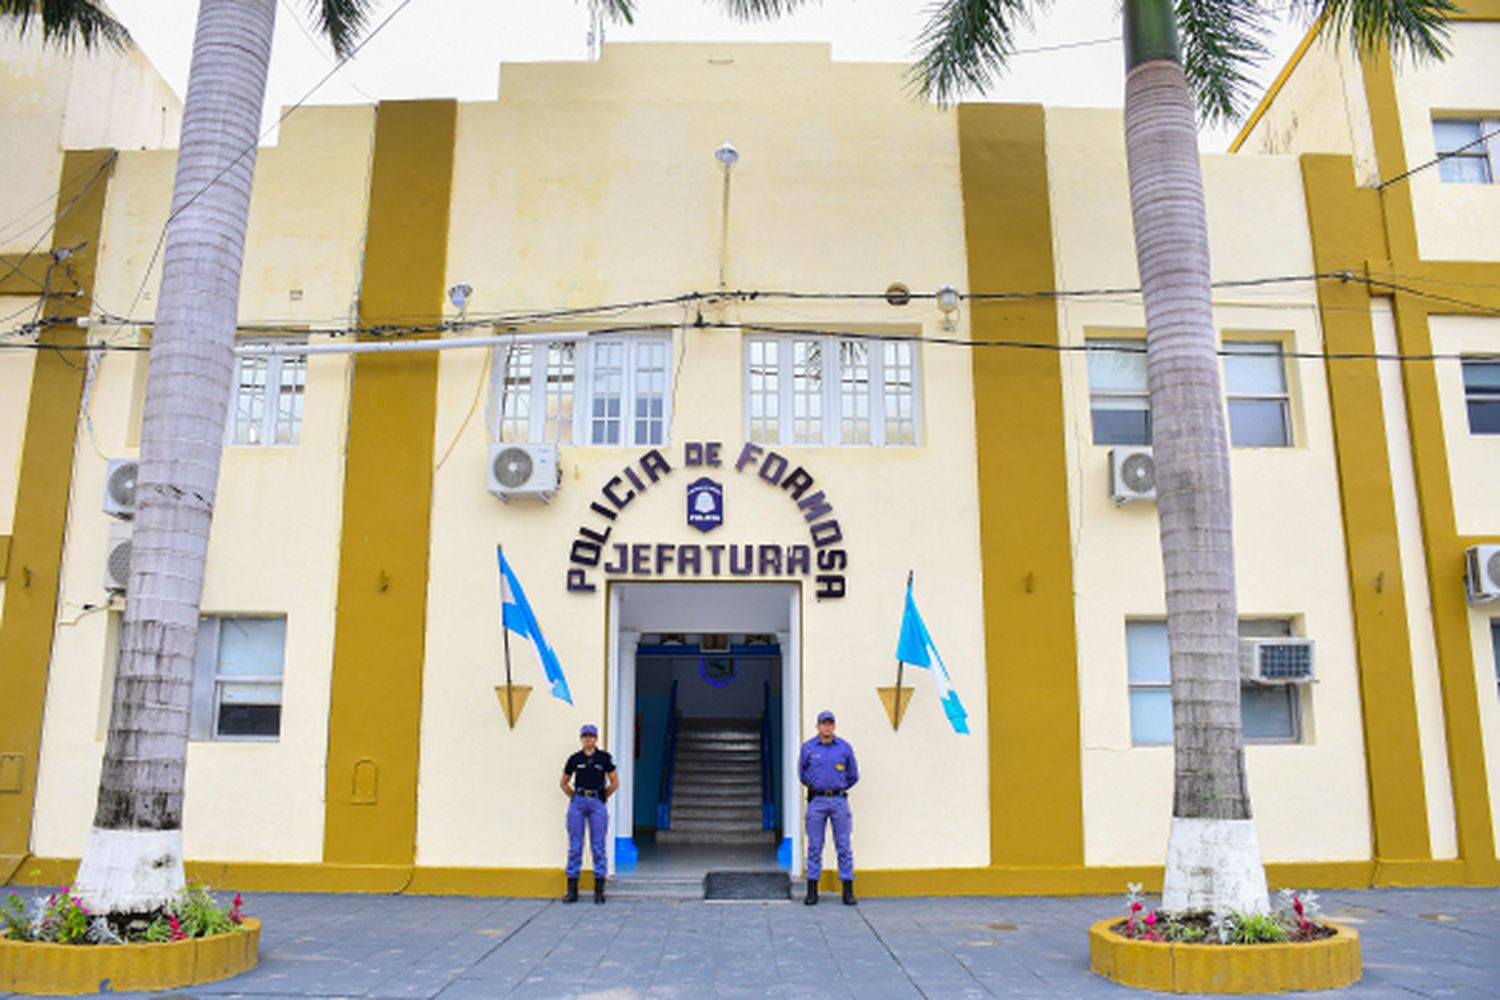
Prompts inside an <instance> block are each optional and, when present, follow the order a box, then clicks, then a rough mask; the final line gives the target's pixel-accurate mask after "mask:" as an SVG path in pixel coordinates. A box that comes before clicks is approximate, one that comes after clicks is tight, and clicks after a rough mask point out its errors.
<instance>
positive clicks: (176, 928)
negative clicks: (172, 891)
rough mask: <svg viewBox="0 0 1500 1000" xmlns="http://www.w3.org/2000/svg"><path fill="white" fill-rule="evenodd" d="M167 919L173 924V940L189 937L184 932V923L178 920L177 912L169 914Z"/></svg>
mask: <svg viewBox="0 0 1500 1000" xmlns="http://www.w3.org/2000/svg"><path fill="white" fill-rule="evenodd" d="M167 920H168V922H170V923H171V925H172V940H173V941H181V940H182V939H183V938H185V937H187V935H186V934H184V933H182V924H180V923H178V922H177V915H176V914H174V913H169V914H167Z"/></svg>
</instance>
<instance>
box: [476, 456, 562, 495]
mask: <svg viewBox="0 0 1500 1000" xmlns="http://www.w3.org/2000/svg"><path fill="white" fill-rule="evenodd" d="M561 481H562V477H561V472H560V470H559V468H558V464H557V445H556V444H492V445H490V465H489V487H490V492H491V493H493V494H495V496H497V497H499V498H500V499H501V500H505V501H507V502H508V501H509V500H510V499H511V498H512V497H540V498H541V499H542V500H543V501H546V500H551V499H552V494H554V493H556V492H557V487H558V484H559V483H561Z"/></svg>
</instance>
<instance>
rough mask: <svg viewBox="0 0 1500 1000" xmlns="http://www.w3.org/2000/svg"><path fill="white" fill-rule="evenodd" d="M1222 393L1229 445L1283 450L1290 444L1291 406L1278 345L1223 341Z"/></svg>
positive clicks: (1252, 341)
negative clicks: (1226, 408) (1224, 397)
mask: <svg viewBox="0 0 1500 1000" xmlns="http://www.w3.org/2000/svg"><path fill="white" fill-rule="evenodd" d="M1224 393H1225V395H1226V396H1227V397H1228V400H1229V441H1230V443H1231V444H1232V445H1233V446H1234V447H1236V448H1285V447H1288V446H1289V445H1291V443H1292V405H1291V396H1290V394H1289V392H1288V391H1287V381H1286V361H1285V359H1284V358H1283V356H1282V351H1281V345H1280V344H1278V343H1275V342H1273V341H1265V340H1226V341H1224Z"/></svg>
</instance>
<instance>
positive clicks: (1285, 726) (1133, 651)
mask: <svg viewBox="0 0 1500 1000" xmlns="http://www.w3.org/2000/svg"><path fill="white" fill-rule="evenodd" d="M1239 634H1240V636H1241V637H1243V638H1274V637H1280V636H1289V635H1291V634H1292V623H1291V622H1290V621H1288V620H1286V619H1258V618H1247V619H1244V620H1242V621H1241V622H1240V626H1239ZM1125 657H1126V663H1127V667H1128V671H1129V678H1130V681H1129V684H1130V742H1131V743H1134V744H1136V745H1137V746H1150V745H1155V744H1170V743H1171V742H1172V672H1171V657H1170V655H1169V652H1168V649H1167V623H1166V622H1164V621H1128V622H1126V623H1125ZM1301 697H1302V695H1301V691H1300V687H1299V685H1296V684H1274V685H1273V684H1242V685H1240V721H1241V723H1242V724H1243V726H1244V732H1245V740H1246V741H1247V742H1251V743H1300V742H1301V741H1302V714H1301Z"/></svg>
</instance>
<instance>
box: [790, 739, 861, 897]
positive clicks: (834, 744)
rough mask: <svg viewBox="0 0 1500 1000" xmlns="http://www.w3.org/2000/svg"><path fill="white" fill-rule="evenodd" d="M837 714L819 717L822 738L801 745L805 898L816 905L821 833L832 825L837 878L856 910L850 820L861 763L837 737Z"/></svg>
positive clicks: (821, 848) (820, 856)
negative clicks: (804, 799) (852, 792)
mask: <svg viewBox="0 0 1500 1000" xmlns="http://www.w3.org/2000/svg"><path fill="white" fill-rule="evenodd" d="M835 721H836V720H835V719H834V717H833V713H832V712H829V711H826V710H825V711H822V712H819V713H818V735H816V736H814V737H813V738H812V739H810V740H808V741H807V742H806V743H804V744H802V753H801V755H800V757H799V759H798V763H797V771H798V774H799V775H800V776H801V778H802V784H803V785H804V786H806V788H807V898H806V899H804V900H803V902H804V903H806V904H807V905H808V906H816V905H818V876H819V875H821V874H823V828H824V825H825V824H827V823H831V824H833V846H834V848H835V850H837V851H838V856H839V878H840V880H842V881H843V883H844V905H845V906H853V905H855V903H856V902H857V900H856V899H855V898H854V850H853V849H852V848H851V847H850V846H849V835H850V834H851V833H852V832H853V830H854V818H853V817H852V816H850V815H849V799H848V795H849V789H851V788H853V787H854V785H855V783H856V782H858V781H859V763H858V762H857V761H855V759H854V747H852V746H850V745H849V742H848V741H847V740H842V739H839V738H838V737H837V736H835V735H834V734H833V730H834V724H835Z"/></svg>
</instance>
